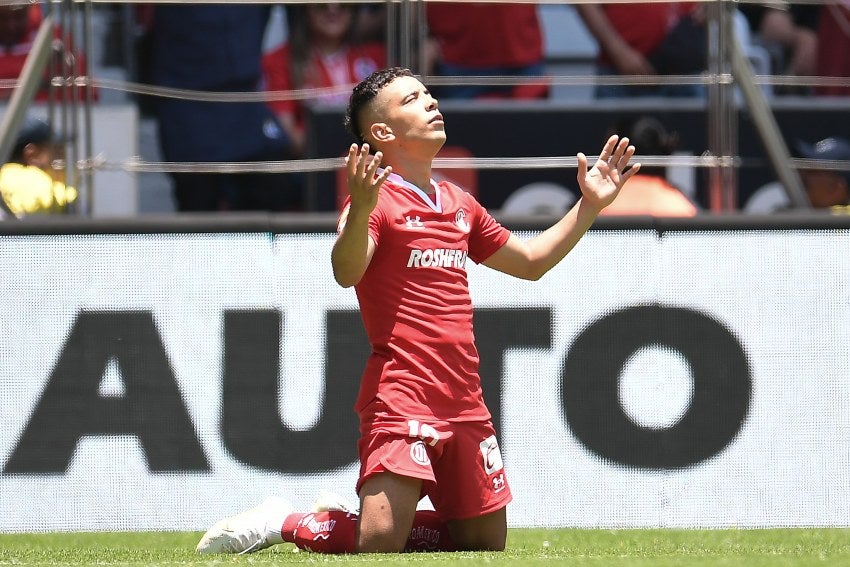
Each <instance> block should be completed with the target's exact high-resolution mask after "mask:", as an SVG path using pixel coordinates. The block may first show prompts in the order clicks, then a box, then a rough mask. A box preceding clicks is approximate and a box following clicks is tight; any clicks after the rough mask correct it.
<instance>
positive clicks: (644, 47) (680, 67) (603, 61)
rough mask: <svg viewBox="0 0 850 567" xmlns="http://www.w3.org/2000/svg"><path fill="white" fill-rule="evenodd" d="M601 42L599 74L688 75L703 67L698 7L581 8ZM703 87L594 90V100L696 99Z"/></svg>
mask: <svg viewBox="0 0 850 567" xmlns="http://www.w3.org/2000/svg"><path fill="white" fill-rule="evenodd" d="M576 9H577V10H578V13H579V15H580V16H581V18H582V20H584V23H585V25H586V26H587V29H588V31H590V33H591V34H592V35H593V37H594V38H595V39H596V41H597V42H598V43H599V60H598V61H597V73H598V74H599V75H645V76H652V75H656V76H657V75H690V74H696V73H700V72H701V71H703V70H704V69H705V68H706V60H707V59H706V54H707V43H706V42H707V40H706V30H705V18H704V14H703V11H702V8H701V7H699V6H698V5H696V4H689V3H677V2H670V3H647V4H579V5H578V6H577V7H576ZM703 92H704V88H703V87H702V85H649V86H644V85H598V86H597V87H596V90H595V95H596V97H597V98H610V97H622V96H699V95H701V94H702V93H703Z"/></svg>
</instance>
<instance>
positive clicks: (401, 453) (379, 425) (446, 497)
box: [357, 401, 511, 521]
mask: <svg viewBox="0 0 850 567" xmlns="http://www.w3.org/2000/svg"><path fill="white" fill-rule="evenodd" d="M360 434H361V435H360V441H359V443H358V448H359V450H360V478H359V479H358V481H357V491H358V492H360V487H361V486H363V483H364V482H365V481H366V480H367V479H368V478H369V477H371V476H372V475H374V474H378V473H382V472H392V473H395V474H398V475H401V476H406V477H413V478H418V479H421V480H422V481H423V483H422V494H423V496H428V497H429V498H430V499H431V503H432V504H433V505H434V509H435V510H436V511H437V513H438V514H439V515H440V518H441V519H442V520H444V521H447V520H466V519H469V518H477V517H478V516H483V515H484V514H489V513H490V512H495V511H496V510H500V509H502V508H504V507H505V506H506V505H507V504H508V502H510V501H511V489H510V487H509V486H508V480H507V477H506V476H505V471H504V468H503V466H502V455H501V453H500V452H499V444H498V443H497V442H496V431H495V429H494V428H493V424H492V423H491V422H490V421H489V420H487V421H460V422H452V421H428V422H427V423H426V422H422V421H420V420H415V419H408V418H406V417H402V416H399V415H396V414H394V413H393V412H392V411H390V410H389V408H387V406H386V405H385V404H383V403H382V402H380V401H374V402H372V403H371V404H370V405H369V406H368V407H366V408H365V411H364V412H363V414H362V415H361V422H360Z"/></svg>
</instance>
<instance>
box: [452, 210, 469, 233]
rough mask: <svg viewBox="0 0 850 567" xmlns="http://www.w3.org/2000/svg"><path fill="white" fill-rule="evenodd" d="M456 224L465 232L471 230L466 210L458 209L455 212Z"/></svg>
mask: <svg viewBox="0 0 850 567" xmlns="http://www.w3.org/2000/svg"><path fill="white" fill-rule="evenodd" d="M455 224H456V225H457V227H458V228H459V229H461V230H462V231H463V232H469V223H468V222H467V221H466V211H464V210H463V209H458V210H457V214H455Z"/></svg>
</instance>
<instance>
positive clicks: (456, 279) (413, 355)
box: [340, 175, 510, 421]
mask: <svg viewBox="0 0 850 567" xmlns="http://www.w3.org/2000/svg"><path fill="white" fill-rule="evenodd" d="M431 183H432V186H433V187H434V190H435V193H434V194H433V195H426V194H425V193H424V192H423V191H421V190H420V189H419V188H417V187H415V186H413V185H411V184H409V183H407V182H406V181H404V180H403V179H402V178H401V177H399V176H398V175H391V178H390V180H388V181H387V182H386V183H385V184H384V186H383V187H382V188H381V192H380V194H379V197H378V204H377V206H376V207H375V210H374V211H373V212H372V214H371V215H370V217H369V235H370V236H371V237H372V239H373V240H374V241H375V243H376V244H377V246H376V248H375V253H374V255H373V257H372V261H371V262H370V264H369V267H368V268H367V269H366V273H365V274H364V275H363V278H362V279H361V280H360V282H359V283H358V284H357V285H356V286H355V290H356V291H357V298H358V301H359V303H360V312H361V314H362V316H363V323H364V325H365V327H366V334H367V335H368V337H369V342H370V343H371V345H372V354H371V356H370V357H369V361H368V362H367V364H366V370H365V372H364V375H363V380H362V383H361V385H360V395H359V396H358V399H357V403H356V405H355V409H356V410H357V411H358V412H362V411H363V410H364V408H365V407H366V406H367V405H368V404H369V403H370V402H371V401H373V400H374V399H375V398H379V399H380V400H381V401H383V402H384V403H385V404H386V405H388V406H389V407H390V408H392V409H393V410H394V411H395V412H397V413H398V414H400V415H403V416H406V417H410V418H420V419H438V420H445V421H467V420H480V419H488V418H489V417H490V412H489V411H488V410H487V408H486V406H485V405H484V400H483V397H482V394H481V380H480V378H479V376H478V351H477V349H476V348H475V342H474V337H473V333H472V301H471V299H470V297H469V286H468V282H467V278H466V262H467V258H469V259H471V260H473V261H474V262H482V261H484V260H486V259H487V258H488V257H490V255H492V254H493V253H494V252H495V251H496V250H498V249H499V248H501V247H502V246H503V245H504V244H505V242H507V240H508V237H509V236H510V233H509V231H508V230H507V229H505V228H504V227H502V226H501V225H500V224H499V223H497V222H496V221H495V220H494V219H493V217H491V216H490V214H489V213H488V212H487V211H486V210H485V209H484V207H482V206H481V205H480V204H479V203H478V201H476V200H475V198H474V197H472V195H470V194H468V193H466V192H464V191H463V190H462V189H460V188H458V187H457V186H456V185H453V184H451V183H449V182H446V181H441V182H439V183H436V182H434V181H432V182H431ZM347 211H348V207H347V203H346V206H345V208H344V209H343V213H342V216H341V220H340V223H343V222H345V216H346V214H347Z"/></svg>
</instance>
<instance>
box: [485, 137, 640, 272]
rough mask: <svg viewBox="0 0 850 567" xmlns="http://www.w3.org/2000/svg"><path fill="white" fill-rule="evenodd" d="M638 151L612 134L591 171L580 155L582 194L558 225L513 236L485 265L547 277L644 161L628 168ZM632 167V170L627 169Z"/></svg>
mask: <svg viewBox="0 0 850 567" xmlns="http://www.w3.org/2000/svg"><path fill="white" fill-rule="evenodd" d="M634 153H635V147H634V146H630V145H629V139H628V138H623V139H622V140H620V139H619V137H618V136H611V137H610V138H609V139H608V142H606V144H605V147H604V148H602V153H601V154H599V159H597V160H596V163H595V164H594V166H593V168H592V169H590V170H589V171H588V169H587V157H586V156H585V155H584V154H582V153H579V154H578V184H579V187H580V188H581V193H582V197H581V199H579V201H578V203H576V204H575V205H574V206H573V208H572V209H570V210H569V212H567V214H566V215H565V216H564V218H562V219H561V220H559V221H558V222H557V223H555V225H553V226H552V227H550V228H549V229H547V230H546V231H544V232H542V233H540V234H539V235H537V236H535V237H534V238H532V239H530V240H522V239H520V238H519V237H517V236H515V235H511V237H510V238H509V239H508V241H507V243H505V245H504V246H502V247H501V248H500V249H499V250H497V251H496V253H494V254H493V255H492V256H490V257H489V258H488V259H487V260H486V261H485V262H484V265H485V266H487V267H489V268H493V269H495V270H499V271H500V272H504V273H506V274H510V275H512V276H516V277H518V278H523V279H527V280H537V279H540V278H541V277H543V275H544V274H545V273H546V272H548V271H549V270H550V269H552V267H554V266H555V265H556V264H557V263H558V262H560V261H561V260H563V258H564V256H566V255H567V254H568V253H569V251H570V250H572V249H573V247H574V246H575V245H576V244H577V243H578V241H579V240H580V239H581V237H582V236H584V233H585V232H587V229H588V228H590V225H591V224H593V221H594V220H596V217H597V216H598V215H599V211H601V210H602V209H604V208H605V207H607V206H608V205H610V204H611V203H612V202H613V201H614V199H615V198H616V197H617V194H618V193H619V192H620V188H622V186H623V184H625V183H626V181H628V180H629V178H630V177H631V176H632V175H634V174H635V173H636V172H637V171H638V169H640V164H639V163H636V164H634V165H632V167H628V165H629V160H630V159H631V158H632V156H633V155H634ZM626 168H628V170H627V169H626Z"/></svg>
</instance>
